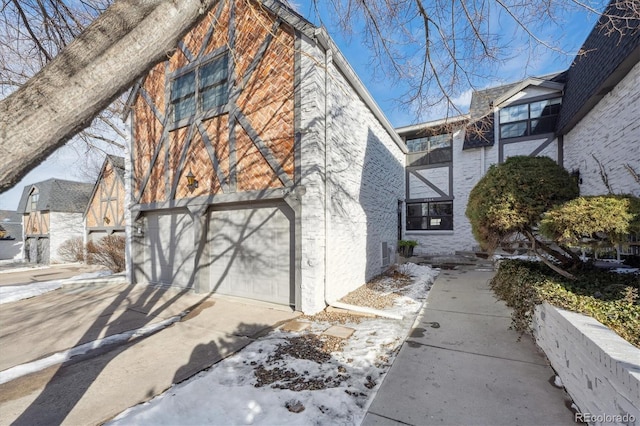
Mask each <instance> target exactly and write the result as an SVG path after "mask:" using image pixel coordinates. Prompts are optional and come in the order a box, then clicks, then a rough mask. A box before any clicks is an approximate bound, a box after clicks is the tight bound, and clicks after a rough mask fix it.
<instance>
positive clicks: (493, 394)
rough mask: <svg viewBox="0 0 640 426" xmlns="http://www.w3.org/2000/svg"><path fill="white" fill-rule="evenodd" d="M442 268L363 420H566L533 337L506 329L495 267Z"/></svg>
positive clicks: (569, 418) (569, 419)
mask: <svg viewBox="0 0 640 426" xmlns="http://www.w3.org/2000/svg"><path fill="white" fill-rule="evenodd" d="M458 268H459V269H456V270H451V271H442V272H441V274H440V276H439V277H438V279H437V280H436V282H435V284H434V286H433V287H432V289H431V291H430V293H429V296H428V298H427V305H426V307H425V308H424V309H423V312H422V317H421V319H419V321H418V322H417V324H416V325H415V326H414V328H413V330H412V331H411V333H410V335H409V337H408V339H407V340H406V342H405V343H404V345H403V346H402V348H401V350H400V352H399V354H398V356H397V358H396V360H395V361H394V363H393V366H392V367H391V369H390V370H389V372H388V374H387V375H386V377H385V379H384V381H383V383H382V385H381V387H380V389H379V390H378V393H377V395H376V396H375V399H374V400H373V402H372V404H371V406H370V407H369V410H368V413H367V415H366V417H365V419H364V422H363V425H367V426H368V425H399V424H410V425H565V424H566V425H571V424H575V423H574V422H573V413H572V411H571V410H570V409H569V408H568V406H570V404H571V401H570V399H569V397H568V396H567V394H566V393H565V392H564V391H563V390H561V389H558V388H556V387H555V386H553V384H552V382H553V378H554V375H555V373H554V372H553V370H552V369H551V368H550V367H549V366H548V364H547V360H546V358H545V356H544V354H543V353H542V352H541V351H539V349H538V348H537V346H536V345H535V344H534V342H533V340H532V339H531V338H530V337H528V336H523V337H522V339H521V340H518V337H519V333H517V332H515V331H513V330H509V325H510V323H511V319H510V313H511V310H510V309H509V308H507V307H506V306H505V305H504V303H503V302H501V301H498V300H497V299H496V298H495V297H494V295H493V292H492V291H491V290H490V288H489V284H488V281H489V279H490V278H491V277H492V276H493V272H486V271H480V270H475V269H474V268H473V267H462V266H459V267H458Z"/></svg>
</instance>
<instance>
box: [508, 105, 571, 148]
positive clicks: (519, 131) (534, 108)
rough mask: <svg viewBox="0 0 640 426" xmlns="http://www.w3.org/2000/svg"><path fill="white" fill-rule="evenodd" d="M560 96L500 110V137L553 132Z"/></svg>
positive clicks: (558, 110)
mask: <svg viewBox="0 0 640 426" xmlns="http://www.w3.org/2000/svg"><path fill="white" fill-rule="evenodd" d="M561 104H562V99H561V98H555V99H545V100H542V101H536V102H531V103H528V104H520V105H512V106H508V107H505V108H502V109H501V110H500V138H502V139H507V138H518V137H522V136H534V135H541V134H544V133H553V132H554V130H555V127H556V121H557V120H558V113H559V112H560V106H561Z"/></svg>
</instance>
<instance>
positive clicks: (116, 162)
mask: <svg viewBox="0 0 640 426" xmlns="http://www.w3.org/2000/svg"><path fill="white" fill-rule="evenodd" d="M107 158H108V159H109V161H110V162H111V165H112V166H113V168H114V169H115V171H116V173H117V174H118V176H119V177H120V179H122V180H123V181H124V157H118V156H115V155H107Z"/></svg>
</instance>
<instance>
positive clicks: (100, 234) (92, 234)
mask: <svg viewBox="0 0 640 426" xmlns="http://www.w3.org/2000/svg"><path fill="white" fill-rule="evenodd" d="M107 235H108V234H107V232H106V231H89V236H88V238H87V240H88V241H91V242H93V243H97V242H98V241H100V240H101V239H103V238H104V237H106V236H107Z"/></svg>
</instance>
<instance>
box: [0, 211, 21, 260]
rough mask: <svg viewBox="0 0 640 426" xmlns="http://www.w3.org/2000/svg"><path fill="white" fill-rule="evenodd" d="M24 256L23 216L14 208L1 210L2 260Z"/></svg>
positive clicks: (0, 246)
mask: <svg viewBox="0 0 640 426" xmlns="http://www.w3.org/2000/svg"><path fill="white" fill-rule="evenodd" d="M21 256H22V216H21V215H19V214H18V213H17V212H15V211H13V210H0V260H10V259H16V260H19V259H20V258H21Z"/></svg>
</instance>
